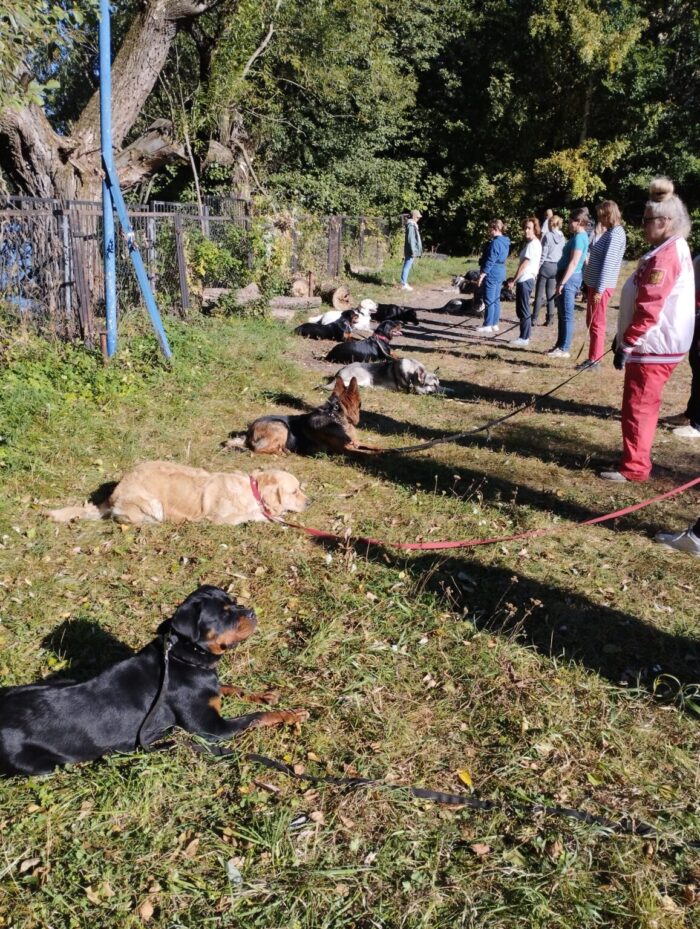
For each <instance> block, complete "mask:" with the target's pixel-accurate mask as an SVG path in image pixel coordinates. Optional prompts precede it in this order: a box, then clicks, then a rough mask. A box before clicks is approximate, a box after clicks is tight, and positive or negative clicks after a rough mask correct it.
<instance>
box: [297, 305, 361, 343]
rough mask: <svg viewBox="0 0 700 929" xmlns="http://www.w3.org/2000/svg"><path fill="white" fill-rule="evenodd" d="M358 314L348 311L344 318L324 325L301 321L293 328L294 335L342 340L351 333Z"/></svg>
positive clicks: (330, 340)
mask: <svg viewBox="0 0 700 929" xmlns="http://www.w3.org/2000/svg"><path fill="white" fill-rule="evenodd" d="M358 318H359V315H358V314H357V313H355V312H354V311H350V316H349V317H348V318H344V317H342V316H341V318H340V319H337V320H336V321H335V322H334V323H329V324H328V325H324V323H302V324H301V326H297V327H296V329H295V330H294V334H295V335H300V336H302V338H304V339H325V340H326V341H328V342H343V341H345V340H346V339H349V338H350V337H351V335H352V329H353V326H354V325H355V324H356V323H357V320H358Z"/></svg>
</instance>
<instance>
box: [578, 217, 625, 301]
mask: <svg viewBox="0 0 700 929" xmlns="http://www.w3.org/2000/svg"><path fill="white" fill-rule="evenodd" d="M626 245H627V236H626V235H625V230H624V229H623V227H622V226H613V227H612V229H606V231H605V232H604V233H603V235H602V236H601V237H600V238H599V239H598V240H597V241H596V242H595V243H594V244H593V245H592V247H591V252H590V258H589V261H588V264H587V265H586V267H585V269H584V272H583V280H584V281H585V283H586V284H587V285H588V286H589V287H591V288H592V289H593V290H595V291H596V292H597V293H599V294H602V293H603V291H604V290H614V289H615V287H616V286H617V278H618V276H619V274H620V267H621V266H622V259H623V257H624V254H625V246H626Z"/></svg>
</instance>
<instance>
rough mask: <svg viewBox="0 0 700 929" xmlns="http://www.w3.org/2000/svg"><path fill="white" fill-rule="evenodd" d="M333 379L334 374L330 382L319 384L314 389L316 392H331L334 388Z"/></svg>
mask: <svg viewBox="0 0 700 929" xmlns="http://www.w3.org/2000/svg"><path fill="white" fill-rule="evenodd" d="M335 378H336V375H335V374H334V375H333V377H332V378H331V379H330V381H328V383H326V384H319V385H318V386H317V387H316V390H333V388H334V387H335Z"/></svg>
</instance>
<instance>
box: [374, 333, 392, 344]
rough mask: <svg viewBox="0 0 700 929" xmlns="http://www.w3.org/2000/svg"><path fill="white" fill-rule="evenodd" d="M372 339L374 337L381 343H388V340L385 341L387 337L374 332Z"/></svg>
mask: <svg viewBox="0 0 700 929" xmlns="http://www.w3.org/2000/svg"><path fill="white" fill-rule="evenodd" d="M374 337H375V339H381V340H382V342H388V341H389V339H387V337H386V336H385V335H380V334H379V333H378V332H375V333H374Z"/></svg>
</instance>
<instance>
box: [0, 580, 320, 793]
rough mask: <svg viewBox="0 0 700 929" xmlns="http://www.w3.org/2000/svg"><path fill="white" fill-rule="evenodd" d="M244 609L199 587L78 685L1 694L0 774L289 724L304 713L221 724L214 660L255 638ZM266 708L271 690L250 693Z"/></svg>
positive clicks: (251, 616) (224, 691) (230, 690)
mask: <svg viewBox="0 0 700 929" xmlns="http://www.w3.org/2000/svg"><path fill="white" fill-rule="evenodd" d="M255 627H256V618H255V613H254V612H253V610H249V609H245V608H243V607H241V606H239V605H238V604H237V603H236V601H235V600H234V599H233V598H231V597H230V596H229V595H228V594H227V593H226V592H225V591H223V590H221V589H220V588H218V587H211V586H209V585H205V586H203V587H199V588H198V589H197V590H195V591H194V593H192V594H190V596H189V597H188V598H187V599H186V600H185V601H184V603H182V604H181V605H180V606H179V607H178V608H177V610H176V611H175V614H174V615H173V617H172V618H171V619H168V620H166V621H165V622H164V623H162V624H161V625H160V627H159V629H158V632H159V633H160V638H158V639H155V640H154V641H153V642H151V643H150V644H149V645H147V646H146V647H145V648H144V649H142V650H141V651H140V652H138V654H136V655H134V656H133V657H131V658H127V659H126V660H125V661H121V662H119V664H116V665H113V666H112V667H111V668H108V669H107V670H106V671H104V672H103V673H102V674H100V675H98V676H97V677H94V678H92V679H91V680H89V681H85V682H84V683H81V684H74V683H70V682H68V683H66V682H62V683H43V684H30V685H28V686H25V687H9V688H7V689H5V690H4V691H2V692H0V773H2V774H5V775H12V774H25V775H30V774H46V773H48V772H49V771H52V770H53V769H54V768H55V767H57V766H58V765H64V764H70V763H73V762H78V761H91V760H93V759H95V758H100V757H101V756H102V755H106V754H108V753H109V752H132V751H134V750H135V749H137V748H139V747H140V746H145V745H149V744H150V743H152V742H155V741H156V740H157V739H159V738H160V737H161V736H162V735H164V734H165V733H166V732H167V731H168V730H169V729H172V728H173V727H175V726H179V727H180V728H181V729H184V730H186V731H187V732H193V733H197V734H198V735H201V736H203V737H204V738H205V739H207V740H209V741H219V740H221V739H228V738H231V737H232V736H234V735H238V733H240V732H244V731H245V730H246V729H250V728H253V727H260V726H279V725H282V724H287V725H294V724H295V723H300V722H303V721H304V720H306V719H308V713H307V712H306V711H305V710H273V711H267V712H259V713H249V714H248V715H247V716H238V717H236V718H233V719H225V718H224V717H222V716H221V712H220V711H221V697H222V696H226V695H229V694H235V695H236V696H239V697H241V696H242V695H241V693H240V691H239V690H238V688H236V687H223V686H221V685H220V684H219V679H218V675H217V665H218V663H219V661H220V659H221V656H222V655H224V654H225V652H227V651H228V650H230V649H233V648H235V647H236V646H237V645H238V644H239V643H240V642H243V641H244V640H245V639H247V638H248V636H249V635H251V634H252V633H253V632H254V631H255ZM248 699H249V700H251V701H252V702H256V703H275V702H276V701H277V695H276V694H275V693H273V692H268V693H265V694H257V695H251V696H250V697H249V698H248Z"/></svg>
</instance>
